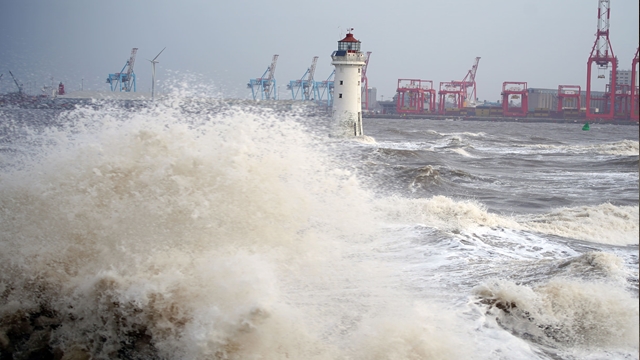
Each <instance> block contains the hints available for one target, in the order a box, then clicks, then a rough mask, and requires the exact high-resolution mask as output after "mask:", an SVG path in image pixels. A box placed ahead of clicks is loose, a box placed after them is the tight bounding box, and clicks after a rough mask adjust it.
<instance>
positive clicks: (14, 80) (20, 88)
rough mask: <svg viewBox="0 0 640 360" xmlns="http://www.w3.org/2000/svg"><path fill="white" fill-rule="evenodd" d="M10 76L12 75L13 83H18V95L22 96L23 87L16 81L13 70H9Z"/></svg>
mask: <svg viewBox="0 0 640 360" xmlns="http://www.w3.org/2000/svg"><path fill="white" fill-rule="evenodd" d="M9 75H11V77H12V78H13V82H14V83H16V86H17V87H18V93H19V94H22V86H21V85H20V84H18V80H16V77H15V76H13V73H12V72H11V70H9Z"/></svg>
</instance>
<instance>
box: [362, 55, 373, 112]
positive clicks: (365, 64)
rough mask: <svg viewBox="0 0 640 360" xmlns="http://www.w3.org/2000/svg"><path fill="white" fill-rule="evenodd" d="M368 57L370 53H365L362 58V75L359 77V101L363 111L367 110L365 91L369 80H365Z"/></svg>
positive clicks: (367, 93) (367, 99) (367, 97)
mask: <svg viewBox="0 0 640 360" xmlns="http://www.w3.org/2000/svg"><path fill="white" fill-rule="evenodd" d="M370 56H371V51H367V53H366V55H365V57H364V65H363V66H362V75H361V76H360V101H361V106H362V107H363V108H364V109H365V110H369V92H368V91H367V89H368V88H369V79H367V68H368V67H369V57H370Z"/></svg>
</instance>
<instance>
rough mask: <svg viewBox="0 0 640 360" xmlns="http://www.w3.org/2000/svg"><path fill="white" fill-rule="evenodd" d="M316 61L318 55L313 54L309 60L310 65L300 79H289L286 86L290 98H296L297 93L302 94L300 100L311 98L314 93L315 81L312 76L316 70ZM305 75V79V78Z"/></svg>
mask: <svg viewBox="0 0 640 360" xmlns="http://www.w3.org/2000/svg"><path fill="white" fill-rule="evenodd" d="M317 62H318V56H314V57H313V60H312V61H311V66H309V68H308V69H307V71H305V73H304V74H303V75H302V77H301V78H300V80H291V81H289V85H287V88H288V89H289V90H291V98H292V99H293V100H298V95H302V99H301V100H313V97H314V96H315V94H316V91H315V88H314V87H315V82H314V81H313V76H314V74H315V72H316V63H317ZM305 77H306V79H305Z"/></svg>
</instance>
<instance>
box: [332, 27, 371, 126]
mask: <svg viewBox="0 0 640 360" xmlns="http://www.w3.org/2000/svg"><path fill="white" fill-rule="evenodd" d="M352 31H353V29H349V30H348V33H347V36H345V38H344V39H342V40H340V41H338V50H336V51H334V52H333V54H331V59H332V62H331V64H332V65H333V66H335V68H336V72H335V78H334V90H333V91H334V94H333V119H334V123H335V125H336V133H337V135H341V136H361V135H363V128H362V107H361V99H360V97H361V94H362V91H361V85H360V81H361V77H362V67H363V66H364V65H365V57H364V54H363V53H362V52H361V51H360V41H358V40H356V38H355V37H353V34H352V33H351V32H352Z"/></svg>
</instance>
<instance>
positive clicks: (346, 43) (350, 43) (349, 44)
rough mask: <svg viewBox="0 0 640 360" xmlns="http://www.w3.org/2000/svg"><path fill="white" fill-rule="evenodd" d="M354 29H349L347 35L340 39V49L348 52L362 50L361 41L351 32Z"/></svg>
mask: <svg viewBox="0 0 640 360" xmlns="http://www.w3.org/2000/svg"><path fill="white" fill-rule="evenodd" d="M352 30H353V29H349V32H348V33H347V36H345V37H344V39H342V40H340V41H338V51H346V52H348V53H354V52H358V51H360V41H359V40H357V39H356V38H354V37H353V34H352V33H351V31H352Z"/></svg>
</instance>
